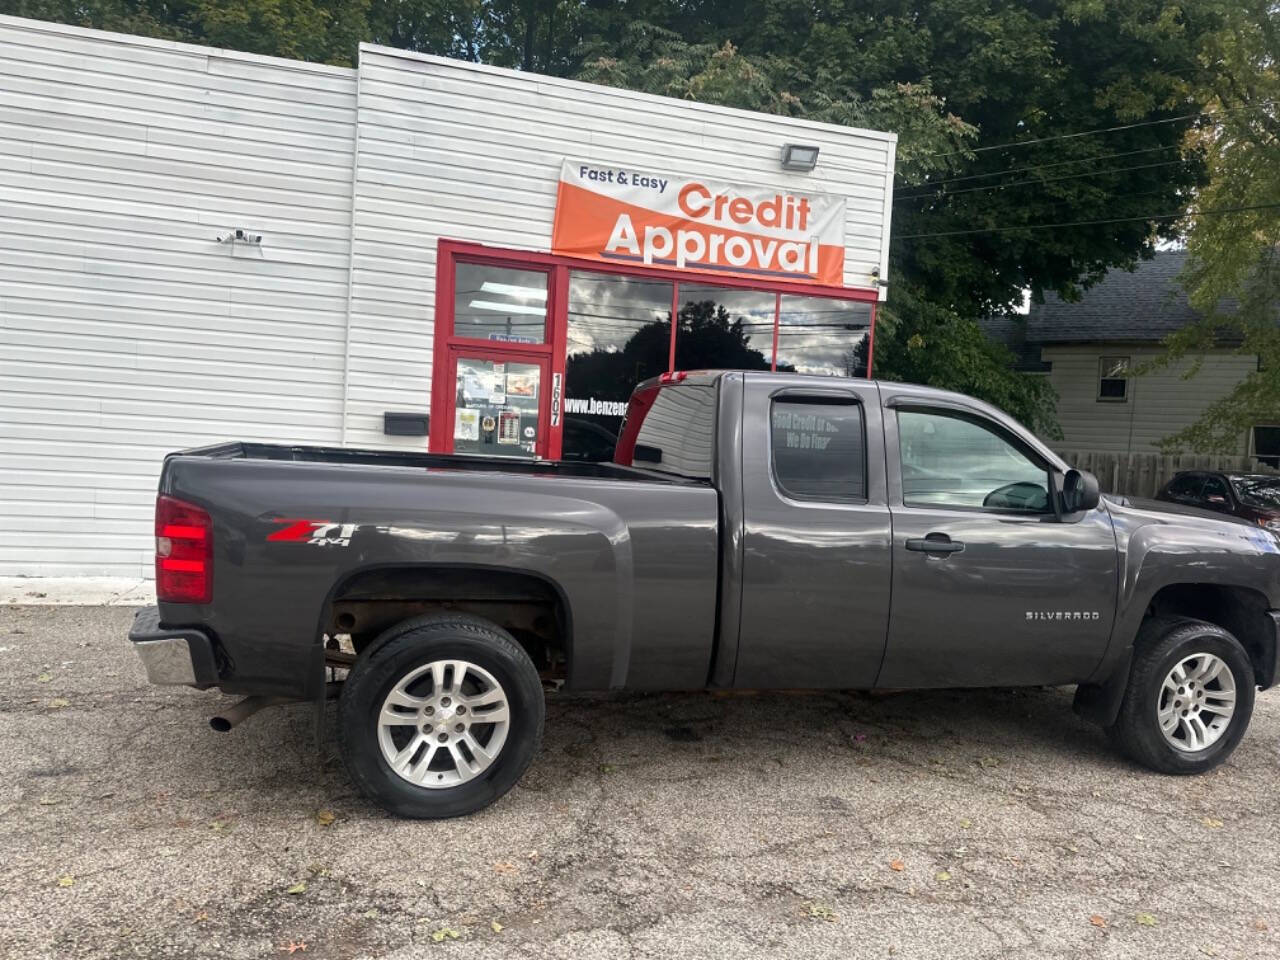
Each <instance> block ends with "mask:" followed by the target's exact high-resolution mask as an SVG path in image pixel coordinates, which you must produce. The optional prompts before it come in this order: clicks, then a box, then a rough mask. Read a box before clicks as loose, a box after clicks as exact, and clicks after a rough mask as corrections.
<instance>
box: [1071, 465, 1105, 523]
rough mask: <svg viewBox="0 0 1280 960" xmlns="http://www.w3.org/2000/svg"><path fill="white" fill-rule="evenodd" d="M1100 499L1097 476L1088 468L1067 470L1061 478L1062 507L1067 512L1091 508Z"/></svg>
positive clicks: (1077, 511)
mask: <svg viewBox="0 0 1280 960" xmlns="http://www.w3.org/2000/svg"><path fill="white" fill-rule="evenodd" d="M1101 499H1102V494H1101V493H1100V492H1099V491H1098V478H1097V477H1095V476H1094V475H1093V474H1092V473H1090V472H1089V471H1088V470H1068V471H1067V474H1066V476H1065V477H1063V478H1062V507H1063V509H1064V510H1065V511H1066V512H1067V513H1079V512H1080V511H1082V510H1092V509H1094V507H1096V506H1097V505H1098V501H1099V500H1101Z"/></svg>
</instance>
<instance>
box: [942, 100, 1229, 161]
mask: <svg viewBox="0 0 1280 960" xmlns="http://www.w3.org/2000/svg"><path fill="white" fill-rule="evenodd" d="M1207 116H1211V114H1207V113H1203V112H1198V113H1184V114H1182V115H1181V116H1177V117H1165V118H1163V119H1161V120H1141V121H1139V122H1138V123H1122V124H1119V125H1117V126H1114V127H1099V128H1098V129H1097V130H1081V131H1079V132H1078V133H1060V134H1057V135H1056V136H1052V137H1036V138H1035V139H1033V140H1010V141H1009V142H1008V143H995V144H992V145H990V146H987V147H970V148H969V149H968V150H951V151H948V152H946V153H924V154H921V155H920V156H919V157H918V158H917V159H921V160H924V159H927V158H929V157H955V156H959V155H960V154H968V153H986V152H987V151H989V150H1005V149H1013V148H1015V147H1030V146H1034V145H1035V144H1037V143H1049V142H1050V141H1053V140H1072V139H1075V138H1076V137H1094V136H1098V135H1099V134H1103V133H1118V132H1119V131H1121V130H1135V129H1137V128H1138V127H1154V126H1157V125H1159V124H1164V123H1177V122H1178V121H1180V120H1195V119H1198V118H1200V117H1207Z"/></svg>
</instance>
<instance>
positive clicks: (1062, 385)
mask: <svg viewBox="0 0 1280 960" xmlns="http://www.w3.org/2000/svg"><path fill="white" fill-rule="evenodd" d="M1186 257H1187V255H1186V252H1185V251H1182V250H1166V251H1161V252H1159V253H1157V254H1156V255H1155V257H1153V258H1152V259H1151V260H1144V261H1142V262H1140V263H1139V264H1138V267H1137V269H1136V270H1133V271H1127V270H1113V271H1111V272H1110V273H1108V274H1107V276H1106V277H1105V278H1104V279H1103V280H1102V281H1101V282H1100V283H1098V284H1096V285H1095V286H1093V287H1090V288H1089V289H1088V290H1086V291H1084V294H1083V296H1082V298H1081V299H1080V300H1079V301H1076V302H1074V303H1073V302H1069V301H1065V300H1062V299H1060V298H1059V297H1056V296H1053V295H1049V296H1046V298H1045V302H1044V303H1042V304H1033V305H1032V306H1031V310H1030V313H1029V314H1028V315H1027V316H1026V317H1025V318H1022V317H1015V318H998V319H992V320H987V321H984V322H983V329H984V330H985V332H986V334H987V336H989V337H991V338H992V339H993V340H999V341H1000V342H1001V343H1003V344H1005V346H1007V347H1008V348H1009V349H1010V350H1011V351H1013V353H1014V356H1015V357H1017V366H1018V369H1020V370H1024V371H1027V372H1029V373H1035V374H1039V375H1042V376H1046V377H1048V378H1049V381H1050V382H1051V383H1052V384H1053V388H1054V390H1055V391H1057V394H1058V423H1059V424H1060V425H1061V427H1062V433H1063V439H1062V440H1060V441H1056V442H1055V446H1056V447H1058V448H1059V449H1062V450H1070V451H1098V452H1111V453H1153V452H1156V450H1157V446H1156V445H1157V444H1158V443H1159V442H1160V440H1161V439H1163V438H1164V437H1167V436H1169V435H1170V434H1172V433H1176V432H1177V431H1179V430H1181V429H1182V428H1183V427H1186V426H1189V425H1190V424H1191V423H1193V422H1195V421H1196V420H1197V419H1198V418H1199V417H1200V415H1201V414H1202V413H1203V412H1204V410H1205V408H1207V407H1208V406H1209V404H1211V403H1213V402H1214V401H1215V400H1217V399H1219V398H1220V397H1222V396H1223V395H1224V394H1226V393H1228V392H1229V391H1230V390H1231V389H1232V388H1234V387H1235V386H1236V384H1238V383H1239V382H1240V381H1241V380H1242V379H1244V378H1245V377H1246V376H1247V375H1248V374H1249V373H1251V372H1253V371H1254V370H1256V369H1257V363H1258V359H1257V357H1255V356H1246V355H1244V354H1241V353H1238V352H1236V351H1235V350H1234V349H1233V348H1234V347H1236V346H1238V344H1237V343H1232V342H1230V341H1229V340H1219V341H1218V343H1217V345H1216V346H1215V347H1214V348H1213V349H1212V350H1210V351H1208V352H1207V353H1206V354H1204V355H1203V357H1202V358H1201V359H1202V363H1201V365H1200V368H1199V370H1198V371H1196V373H1195V374H1194V375H1193V376H1191V377H1190V378H1187V376H1186V375H1187V373H1188V372H1189V371H1190V370H1191V368H1192V366H1193V361H1192V360H1191V359H1190V358H1188V359H1186V360H1184V361H1182V362H1180V363H1178V364H1176V365H1174V366H1171V367H1169V368H1166V369H1162V370H1157V371H1155V372H1151V373H1146V374H1143V375H1142V376H1135V375H1134V371H1135V369H1137V368H1138V367H1140V366H1141V365H1142V364H1143V363H1145V362H1146V361H1147V360H1151V359H1154V358H1156V357H1158V356H1160V355H1162V354H1163V352H1164V348H1163V346H1162V342H1163V341H1164V339H1165V338H1166V337H1167V336H1169V334H1171V333H1174V332H1176V331H1178V330H1181V329H1183V328H1184V327H1186V326H1188V325H1189V324H1192V323H1194V322H1196V321H1197V320H1198V319H1199V317H1200V315H1199V314H1198V313H1197V312H1196V311H1195V310H1194V309H1192V307H1191V305H1190V304H1189V303H1188V302H1187V294H1186V291H1185V290H1183V289H1182V287H1181V285H1180V284H1179V283H1178V274H1179V273H1180V272H1181V271H1182V268H1183V266H1184V265H1185V263H1186ZM1228 309H1229V306H1228ZM1238 452H1239V453H1241V454H1250V455H1253V456H1261V457H1266V458H1267V459H1268V460H1269V461H1270V458H1272V457H1275V456H1277V455H1280V426H1278V425H1274V424H1258V425H1256V426H1255V427H1254V428H1253V429H1251V430H1249V431H1248V432H1247V433H1242V434H1241V436H1240V445H1239V451H1238Z"/></svg>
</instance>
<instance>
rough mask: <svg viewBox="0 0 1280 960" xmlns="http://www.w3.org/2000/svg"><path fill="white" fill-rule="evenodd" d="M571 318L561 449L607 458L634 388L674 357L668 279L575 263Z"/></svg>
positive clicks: (569, 454)
mask: <svg viewBox="0 0 1280 960" xmlns="http://www.w3.org/2000/svg"><path fill="white" fill-rule="evenodd" d="M568 319H569V323H568V340H569V347H568V352H567V360H566V364H565V398H564V439H563V446H562V450H563V452H562V456H563V457H564V458H565V459H567V460H608V459H609V458H610V457H612V456H613V447H614V444H615V443H616V442H617V438H618V429H619V427H621V426H622V414H623V413H624V412H625V410H626V404H627V400H628V399H629V398H630V397H631V391H632V389H633V388H634V387H635V385H636V384H637V383H639V382H640V381H641V380H646V379H648V378H649V377H655V376H657V375H658V374H660V373H664V372H665V371H666V370H667V366H668V364H669V363H670V359H671V284H670V283H668V282H666V281H663V280H648V279H644V278H641V277H629V276H622V275H619V274H609V273H590V272H587V271H582V270H571V271H570V272H569V318H568Z"/></svg>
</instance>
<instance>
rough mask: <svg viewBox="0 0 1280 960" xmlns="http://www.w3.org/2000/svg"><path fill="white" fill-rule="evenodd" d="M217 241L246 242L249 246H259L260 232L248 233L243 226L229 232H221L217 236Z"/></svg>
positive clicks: (260, 241) (260, 243)
mask: <svg viewBox="0 0 1280 960" xmlns="http://www.w3.org/2000/svg"><path fill="white" fill-rule="evenodd" d="M218 242H219V243H247V244H248V245H249V246H251V247H259V246H261V245H262V234H260V233H250V232H249V231H248V230H245V229H244V228H243V227H241V228H238V229H236V230H232V231H231V232H230V233H227V234H223V235H222V236H221V237H219V238H218Z"/></svg>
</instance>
